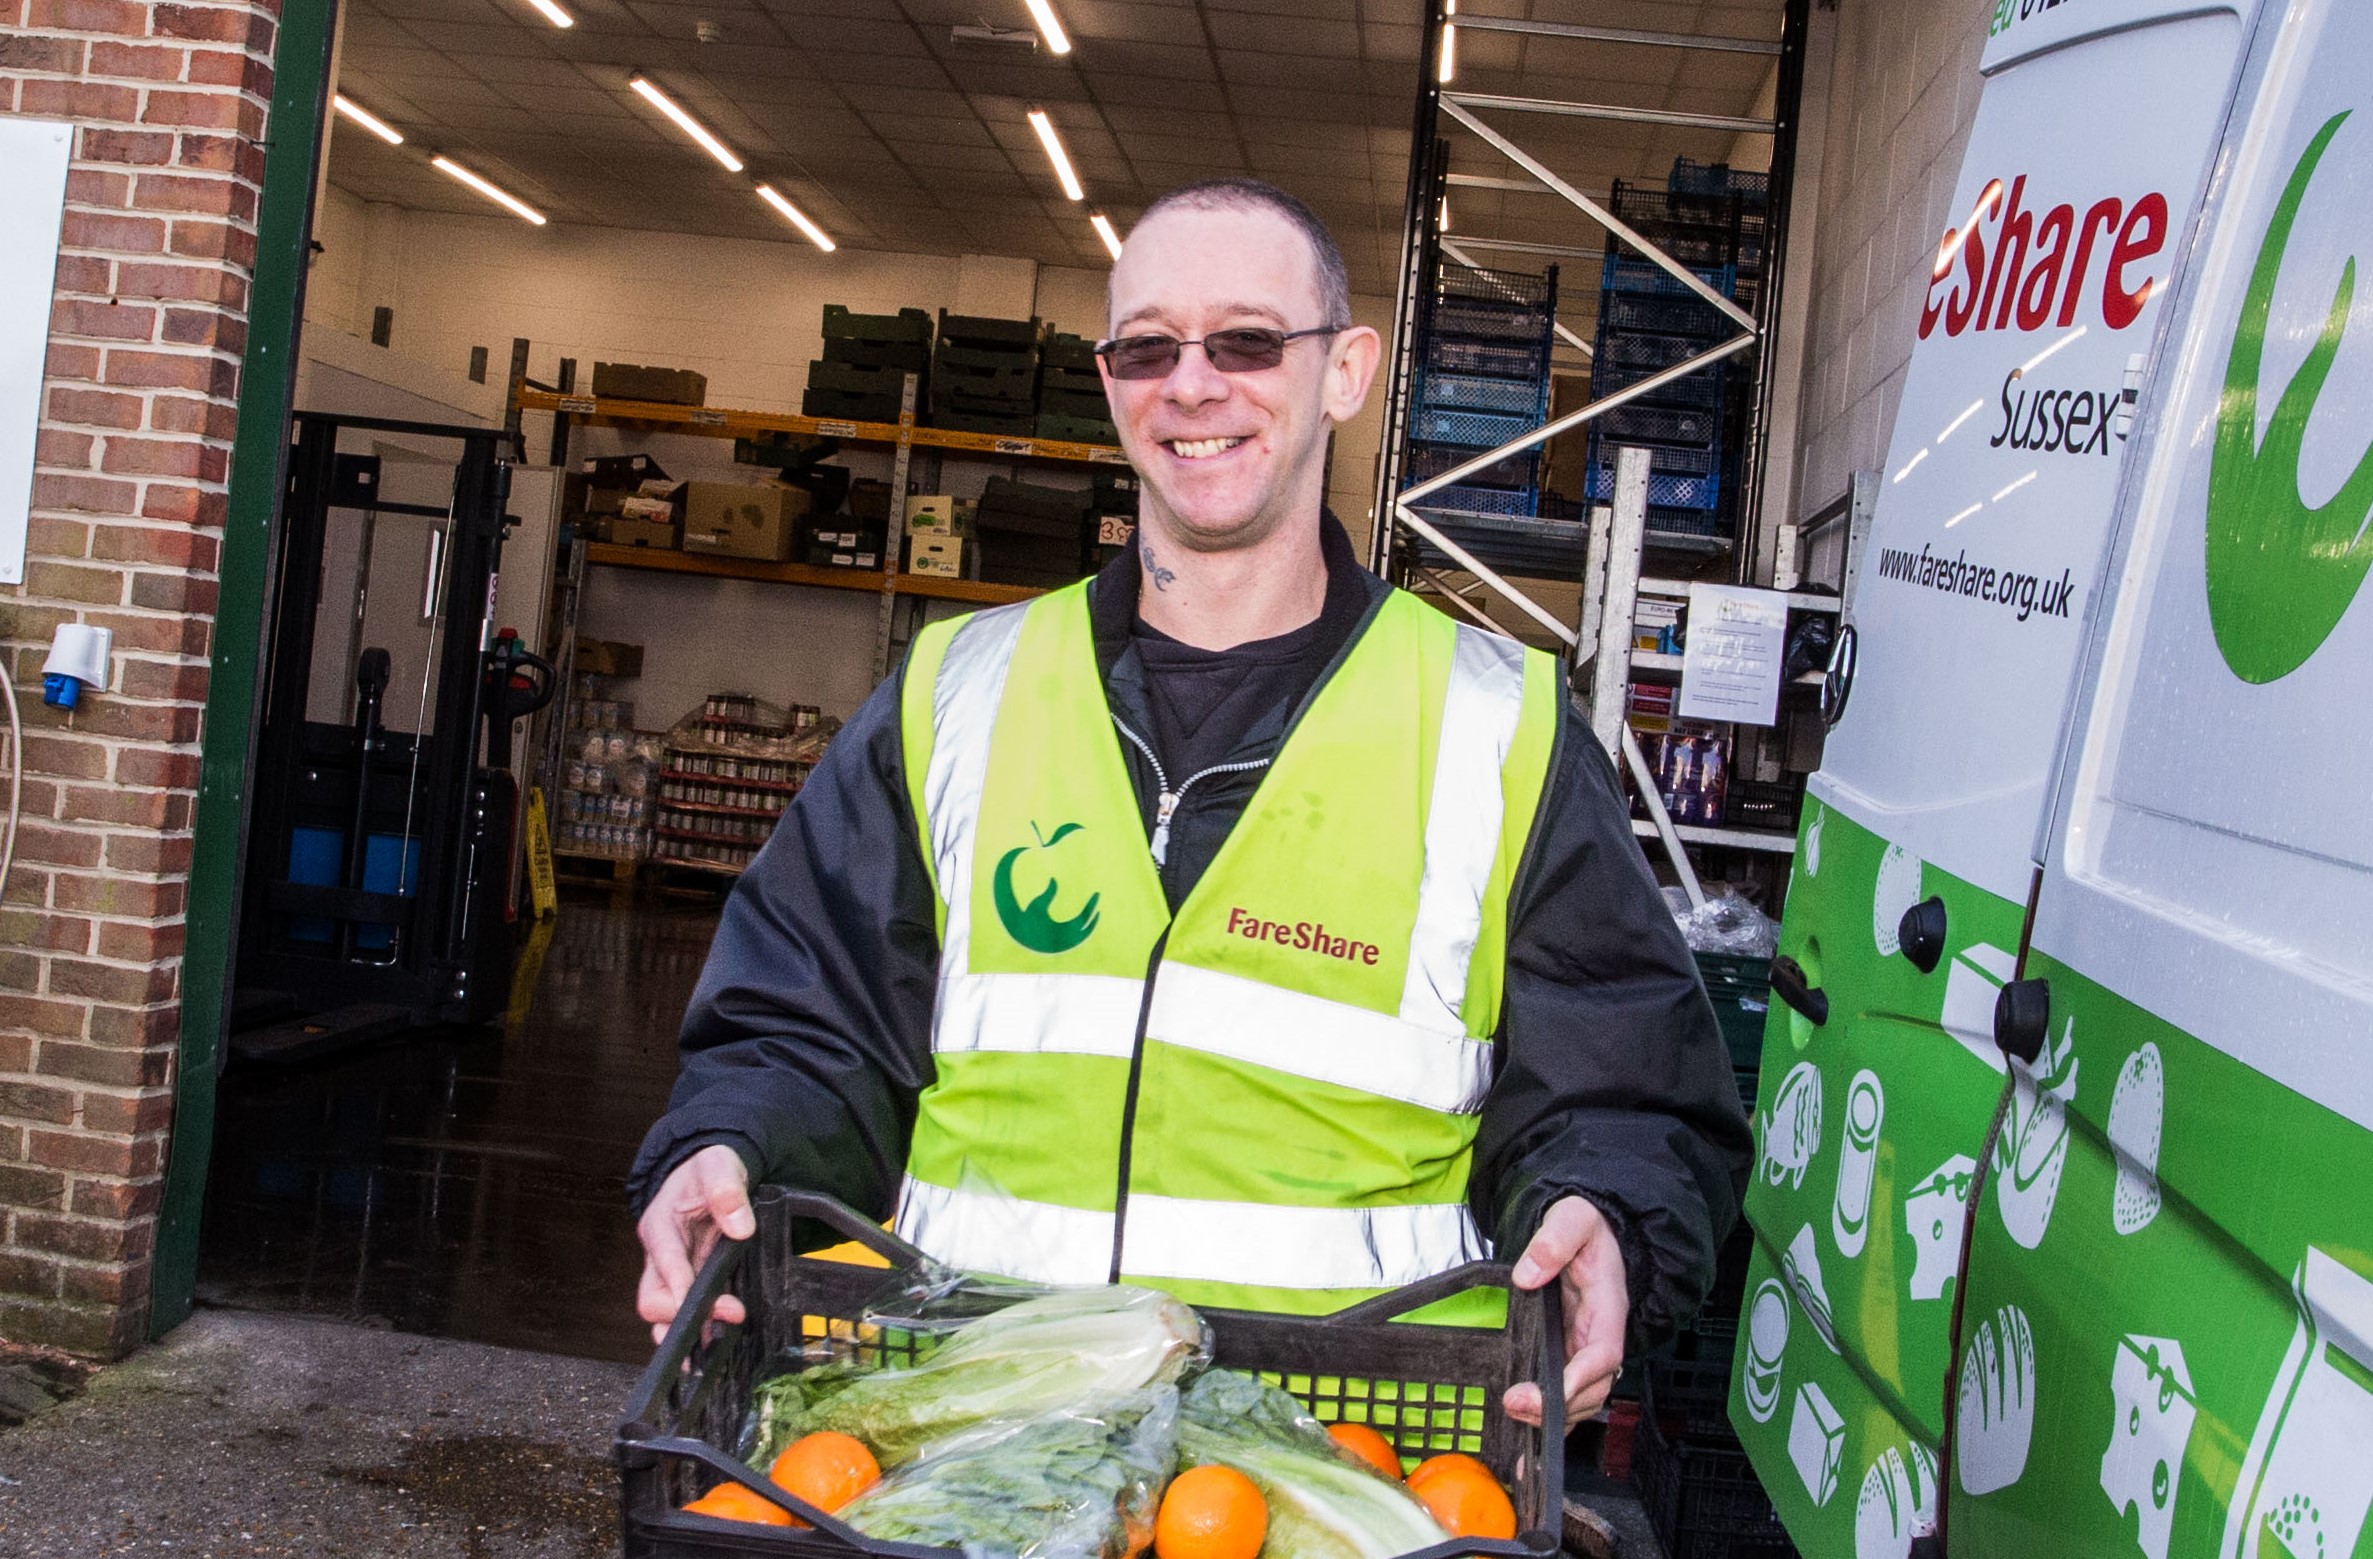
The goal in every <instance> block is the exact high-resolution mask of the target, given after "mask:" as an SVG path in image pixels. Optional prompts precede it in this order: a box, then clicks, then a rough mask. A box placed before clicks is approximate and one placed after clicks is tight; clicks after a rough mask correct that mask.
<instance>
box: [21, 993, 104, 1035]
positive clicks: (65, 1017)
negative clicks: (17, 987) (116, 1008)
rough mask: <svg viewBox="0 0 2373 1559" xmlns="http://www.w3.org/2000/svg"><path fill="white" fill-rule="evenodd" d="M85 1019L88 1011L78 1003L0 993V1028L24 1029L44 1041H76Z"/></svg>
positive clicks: (88, 1017) (88, 1016)
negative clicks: (39, 1036) (37, 1035)
mask: <svg viewBox="0 0 2373 1559" xmlns="http://www.w3.org/2000/svg"><path fill="white" fill-rule="evenodd" d="M89 1019H90V1009H89V1008H88V1007H85V1006H84V1005H82V1003H80V1002H71V1001H43V1000H42V999H41V998H40V997H38V996H24V995H19V994H17V993H15V992H6V993H0V1028H12V1029H24V1030H27V1031H29V1032H31V1033H35V1034H39V1035H41V1036H42V1037H43V1038H45V1039H80V1038H82V1031H83V1026H84V1025H85V1024H86V1023H87V1022H88V1021H89Z"/></svg>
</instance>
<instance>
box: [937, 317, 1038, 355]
mask: <svg viewBox="0 0 2373 1559" xmlns="http://www.w3.org/2000/svg"><path fill="white" fill-rule="evenodd" d="M939 339H940V340H941V341H943V342H948V341H954V342H960V343H962V344H963V345H965V346H974V347H980V346H988V347H1000V346H1002V347H1016V348H1020V349H1022V350H1024V351H1031V352H1034V351H1035V350H1036V349H1037V346H1038V321H1037V320H1035V319H987V318H983V317H982V316H980V315H978V314H950V313H949V312H948V311H947V310H946V309H941V310H940V311H939Z"/></svg>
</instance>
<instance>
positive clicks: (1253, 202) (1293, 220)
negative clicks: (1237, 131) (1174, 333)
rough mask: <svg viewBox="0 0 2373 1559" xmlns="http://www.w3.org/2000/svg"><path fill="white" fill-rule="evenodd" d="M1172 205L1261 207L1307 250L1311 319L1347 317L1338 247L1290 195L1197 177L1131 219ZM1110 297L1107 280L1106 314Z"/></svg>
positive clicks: (1147, 217)
mask: <svg viewBox="0 0 2373 1559" xmlns="http://www.w3.org/2000/svg"><path fill="white" fill-rule="evenodd" d="M1172 211H1233V212H1266V213H1268V214H1270V215H1272V216H1276V217H1279V218H1281V219H1283V220H1284V221H1285V223H1286V224H1287V225H1288V226H1290V227H1292V228H1293V230H1294V231H1295V232H1296V233H1298V234H1299V235H1300V236H1301V239H1302V242H1303V243H1304V245H1305V246H1306V247H1307V248H1308V250H1309V254H1310V279H1311V287H1312V290H1313V292H1314V294H1315V296H1316V301H1317V303H1318V319H1317V321H1316V323H1320V324H1326V325H1348V324H1349V323H1351V273H1350V272H1349V271H1348V270H1346V269H1345V268H1344V265H1343V251H1342V249H1340V248H1339V247H1337V245H1336V243H1335V235H1334V234H1332V233H1330V232H1328V231H1327V225H1326V224H1325V223H1324V222H1321V221H1320V220H1319V219H1318V213H1317V212H1315V211H1312V210H1311V209H1310V208H1309V207H1308V206H1306V205H1304V204H1303V203H1302V202H1301V201H1300V200H1299V199H1297V198H1296V197H1295V196H1293V195H1291V194H1289V193H1287V192H1286V191H1284V190H1282V189H1279V188H1278V187H1277V186H1276V185H1274V184H1271V183H1268V182H1266V181H1264V180H1261V179H1248V178H1226V179H1203V180H1201V181H1199V182H1197V183H1193V184H1182V185H1180V186H1179V187H1178V188H1176V189H1174V190H1171V191H1170V192H1169V193H1168V194H1165V195H1163V196H1161V197H1160V198H1158V199H1157V200H1155V201H1154V203H1153V204H1152V205H1150V206H1148V207H1146V208H1145V212H1144V214H1143V215H1142V216H1140V217H1139V218H1138V219H1137V226H1138V227H1143V226H1145V225H1146V224H1147V223H1149V222H1151V221H1152V220H1153V219H1154V218H1155V217H1158V216H1161V215H1163V214H1164V213H1166V212H1172ZM1111 302H1112V294H1111V289H1110V287H1109V285H1108V286H1107V288H1106V304H1107V315H1108V318H1109V313H1110V304H1111Z"/></svg>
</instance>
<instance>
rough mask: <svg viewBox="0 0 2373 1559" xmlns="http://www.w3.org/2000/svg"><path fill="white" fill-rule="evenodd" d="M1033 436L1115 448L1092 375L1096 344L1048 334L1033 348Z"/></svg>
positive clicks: (1099, 381) (1107, 408)
mask: <svg viewBox="0 0 2373 1559" xmlns="http://www.w3.org/2000/svg"><path fill="white" fill-rule="evenodd" d="M1037 431H1038V436H1039V437H1040V438H1059V439H1068V440H1070V441H1071V442H1072V443H1075V444H1117V443H1119V442H1120V435H1119V434H1118V433H1117V432H1115V431H1114V429H1113V425H1112V405H1111V403H1110V402H1109V401H1107V400H1106V399H1105V398H1104V378H1103V376H1102V375H1101V374H1099V373H1097V372H1096V344H1095V343H1094V342H1093V341H1090V340H1089V339H1088V338H1087V337H1085V336H1074V335H1066V334H1064V333H1062V332H1060V331H1051V330H1050V331H1049V332H1048V333H1047V337H1046V340H1045V341H1044V342H1042V343H1041V344H1040V346H1039V349H1038V428H1037Z"/></svg>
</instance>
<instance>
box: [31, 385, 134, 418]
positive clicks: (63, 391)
mask: <svg viewBox="0 0 2373 1559" xmlns="http://www.w3.org/2000/svg"><path fill="white" fill-rule="evenodd" d="M141 413H142V407H141V404H140V397H139V396H137V395H116V394H110V393H109V392H108V391H105V390H73V389H68V388H66V387H65V386H63V385H61V386H59V387H58V388H56V389H54V390H52V391H50V392H49V420H50V421H52V422H57V423H64V424H66V425H67V426H69V427H85V428H137V427H139V426H140V418H141Z"/></svg>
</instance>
